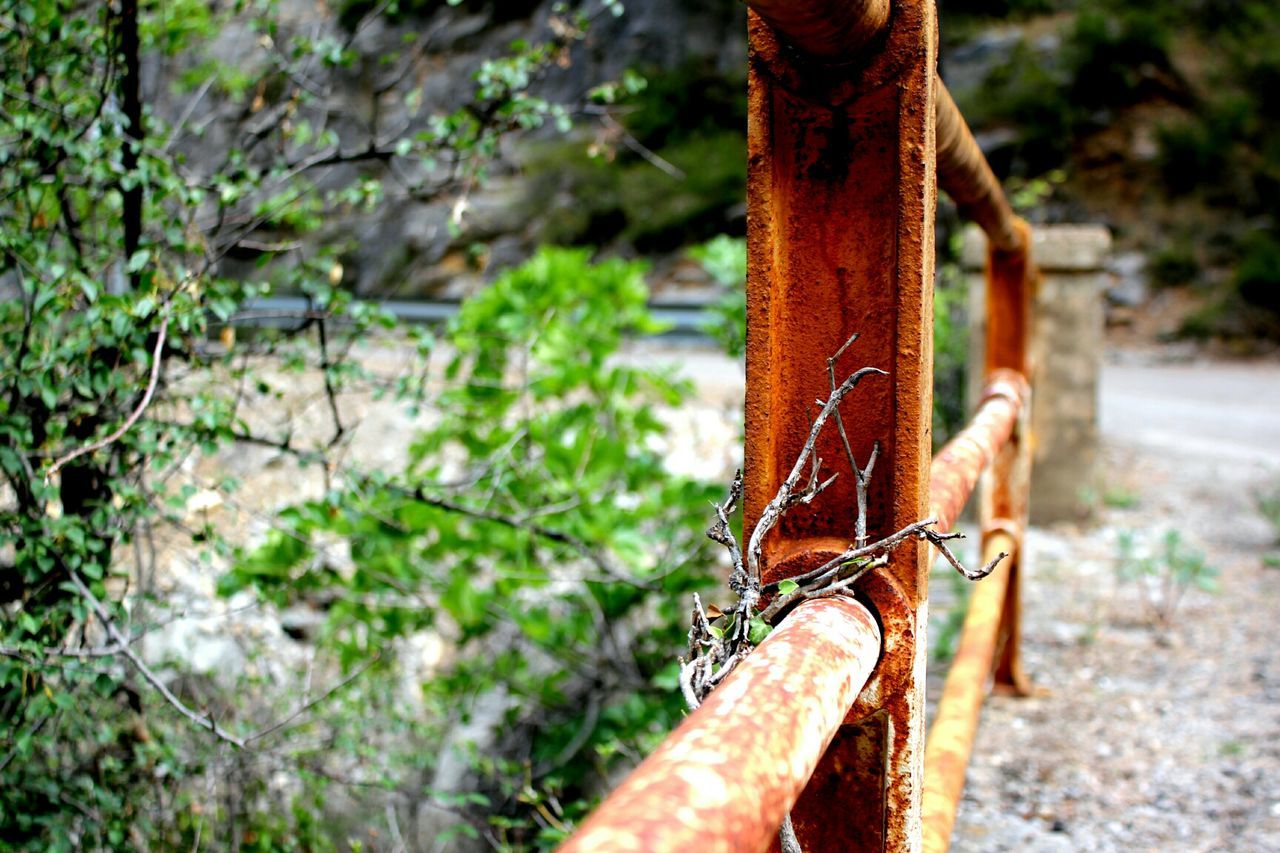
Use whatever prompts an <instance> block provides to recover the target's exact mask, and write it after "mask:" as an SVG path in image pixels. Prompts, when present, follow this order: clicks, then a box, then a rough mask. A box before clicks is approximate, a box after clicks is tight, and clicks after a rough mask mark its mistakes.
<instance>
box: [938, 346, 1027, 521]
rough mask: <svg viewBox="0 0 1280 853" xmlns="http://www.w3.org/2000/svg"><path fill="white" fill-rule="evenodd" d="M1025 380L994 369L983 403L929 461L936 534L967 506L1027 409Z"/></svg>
mask: <svg viewBox="0 0 1280 853" xmlns="http://www.w3.org/2000/svg"><path fill="white" fill-rule="evenodd" d="M1028 394H1029V389H1028V386H1027V380H1026V379H1025V378H1023V376H1022V375H1021V374H1020V373H1016V372H1014V371H1012V370H997V371H995V372H994V373H993V374H992V375H991V378H990V379H989V380H988V382H987V385H986V387H985V388H984V389H983V391H982V403H981V404H980V405H979V406H978V411H977V412H976V413H975V414H974V416H973V420H971V421H970V422H969V424H968V426H966V427H965V428H964V429H963V430H961V431H960V432H959V433H958V434H957V435H956V436H955V437H954V438H953V439H951V441H949V442H947V446H946V447H944V448H942V450H941V451H940V452H939V453H938V455H937V456H935V457H933V464H932V465H931V466H930V468H929V503H930V508H929V514H930V515H932V516H933V517H934V518H936V519H938V523H937V529H938V530H943V531H945V530H950V529H951V527H952V525H953V524H955V522H956V519H957V518H958V517H959V516H960V511H961V510H963V509H964V505H965V504H966V503H968V501H969V496H970V495H972V494H973V490H974V487H975V486H977V484H978V478H979V477H980V476H981V475H982V472H983V471H985V470H986V469H987V467H988V466H989V465H990V464H991V463H992V462H993V461H994V460H995V458H996V455H997V454H998V453H999V452H1000V450H1001V448H1003V447H1004V446H1005V445H1006V444H1008V442H1009V439H1010V438H1011V437H1012V436H1013V431H1014V427H1015V426H1016V425H1017V423H1018V414H1019V413H1020V412H1021V411H1022V408H1023V406H1024V405H1026V401H1027V396H1028Z"/></svg>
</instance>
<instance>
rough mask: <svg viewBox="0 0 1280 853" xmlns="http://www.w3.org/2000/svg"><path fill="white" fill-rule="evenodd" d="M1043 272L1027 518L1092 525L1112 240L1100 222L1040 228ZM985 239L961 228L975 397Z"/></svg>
mask: <svg viewBox="0 0 1280 853" xmlns="http://www.w3.org/2000/svg"><path fill="white" fill-rule="evenodd" d="M1033 235H1034V237H1033V247H1032V252H1031V258H1032V260H1033V261H1034V262H1035V264H1036V266H1038V267H1039V269H1040V273H1041V278H1040V285H1039V287H1038V289H1037V290H1036V293H1035V297H1034V307H1033V312H1034V315H1035V316H1034V319H1033V326H1032V328H1033V334H1032V350H1031V353H1032V356H1031V357H1032V373H1033V375H1032V377H1031V381H1032V387H1033V388H1034V392H1033V398H1032V418H1031V436H1032V447H1033V458H1034V465H1033V468H1032V474H1031V521H1032V523H1034V524H1048V523H1052V522H1055V521H1080V520H1084V519H1087V518H1088V517H1089V515H1090V514H1091V512H1092V509H1093V503H1094V500H1095V498H1096V495H1097V494H1098V493H1099V485H1100V484H1099V479H1100V471H1099V454H1098V374H1099V371H1100V369H1101V365H1102V350H1103V344H1104V341H1103V330H1104V307H1105V306H1104V304H1103V303H1104V300H1103V290H1104V286H1105V275H1104V271H1103V266H1104V264H1105V263H1106V259H1107V254H1108V252H1109V250H1110V248H1111V234H1110V232H1109V231H1108V230H1107V229H1106V228H1105V227H1103V226H1101V225H1037V226H1035V227H1034V229H1033ZM986 251H987V250H986V238H985V237H984V236H983V234H982V232H981V231H979V230H978V229H977V227H975V226H970V227H969V228H967V229H966V230H965V233H964V242H963V249H962V251H961V264H962V265H963V267H964V269H965V272H966V275H967V277H968V281H969V318H970V320H969V322H970V326H969V328H970V331H971V336H970V343H969V347H970V349H969V364H970V365H971V369H970V375H969V399H970V400H971V401H974V400H976V397H977V393H978V391H979V389H981V387H982V381H983V377H982V376H980V375H978V374H979V373H980V372H981V370H982V363H983V359H982V352H983V350H982V347H983V340H984V336H985V332H986V329H985V322H986V306H985V304H984V301H985V293H984V290H985V288H984V287H983V267H984V265H985V263H986Z"/></svg>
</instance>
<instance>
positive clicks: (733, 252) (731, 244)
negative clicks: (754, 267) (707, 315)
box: [689, 234, 747, 358]
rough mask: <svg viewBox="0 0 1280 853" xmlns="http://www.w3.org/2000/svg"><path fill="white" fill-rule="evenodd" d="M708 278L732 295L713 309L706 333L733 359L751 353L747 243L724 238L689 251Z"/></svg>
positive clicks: (704, 327) (704, 326) (742, 240)
mask: <svg viewBox="0 0 1280 853" xmlns="http://www.w3.org/2000/svg"><path fill="white" fill-rule="evenodd" d="M689 256H690V257H691V258H693V259H694V260H695V261H697V262H698V263H700V264H701V265H702V268H703V269H705V270H706V271H707V275H709V276H711V278H712V280H713V281H715V282H716V284H719V285H720V286H721V287H725V288H728V293H726V294H724V295H723V296H721V297H720V298H719V299H718V300H716V302H715V303H714V304H713V305H712V306H711V308H710V310H711V319H709V320H708V321H707V322H706V323H705V324H704V325H703V331H705V332H706V333H707V334H709V335H711V337H713V338H715V340H716V342H717V343H718V344H720V346H721V347H723V348H724V351H725V352H726V353H728V354H729V355H730V356H731V357H733V358H742V357H743V356H744V355H746V353H747V295H746V286H747V241H746V240H744V239H743V238H741V237H729V236H727V235H724V234H722V235H720V236H719V237H716V238H714V239H712V240H709V241H707V242H706V243H703V244H702V245H700V246H694V247H693V248H692V249H690V250H689Z"/></svg>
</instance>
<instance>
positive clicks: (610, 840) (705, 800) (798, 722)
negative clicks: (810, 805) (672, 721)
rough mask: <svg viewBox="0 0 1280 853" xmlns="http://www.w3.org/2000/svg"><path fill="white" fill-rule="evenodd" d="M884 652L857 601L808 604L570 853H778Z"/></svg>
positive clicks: (589, 825) (582, 833)
mask: <svg viewBox="0 0 1280 853" xmlns="http://www.w3.org/2000/svg"><path fill="white" fill-rule="evenodd" d="M879 653H880V631H879V627H878V626H877V625H876V622H875V619H874V618H873V617H872V616H871V613H870V612H869V611H868V610H867V609H866V608H865V607H863V606H862V605H860V604H858V603H857V602H856V601H853V600H852V599H849V598H843V597H833V598H828V599H821V600H817V601H810V602H806V603H805V604H802V605H800V606H799V607H797V608H796V609H795V610H794V611H792V613H791V614H790V615H788V616H787V618H786V619H785V620H783V622H782V624H780V625H779V626H778V627H777V628H776V629H775V630H774V632H773V633H772V634H770V635H769V637H768V638H766V639H765V641H764V642H763V643H762V644H761V645H760V646H759V647H758V648H757V649H756V650H755V651H754V652H752V654H751V655H750V656H748V657H747V659H746V660H745V661H743V662H742V663H741V664H739V665H738V667H737V669H735V670H734V672H733V674H732V675H730V676H729V677H728V678H727V679H725V682H724V684H722V685H720V687H718V688H717V689H716V690H715V691H714V692H712V693H711V695H710V696H708V697H707V700H706V701H705V702H704V703H703V704H702V706H701V707H700V708H698V710H697V711H694V712H693V713H692V714H690V715H689V717H688V718H686V719H685V721H684V722H683V723H682V724H681V725H680V726H679V728H677V729H676V730H675V732H673V733H672V734H671V735H670V736H669V737H668V738H667V739H666V740H665V741H664V742H663V744H662V746H660V747H659V748H658V750H657V751H656V752H655V753H654V754H653V755H651V756H649V758H647V759H646V760H645V761H644V762H643V763H642V764H641V765H640V766H639V767H638V768H636V770H635V772H633V773H632V774H631V775H630V776H628V777H627V779H626V781H624V782H623V783H622V784H621V785H620V786H619V787H618V788H617V789H616V790H615V791H614V792H613V793H612V794H610V795H609V797H608V798H607V799H606V800H605V801H604V803H603V804H601V806H600V807H599V808H598V809H597V810H596V811H595V813H593V814H592V815H591V817H590V818H588V820H587V821H586V823H585V824H583V826H582V827H581V829H579V830H578V832H577V833H575V834H574V836H573V837H572V838H571V839H570V840H569V841H568V842H566V843H565V844H564V845H563V846H562V847H561V848H560V850H561V851H562V853H569V851H573V853H578V851H583V852H584V853H585V851H593V853H594V851H600V850H609V851H637V852H639V851H644V853H651V851H659V850H672V851H675V850H699V851H750V850H764V849H766V848H768V846H769V845H770V844H771V843H772V841H773V839H774V838H775V837H776V835H777V832H778V826H779V824H780V823H781V822H782V818H783V817H784V816H785V815H786V814H787V812H788V811H789V810H790V809H791V807H792V806H793V804H794V803H795V801H796V798H797V797H798V796H799V795H800V791H801V789H802V788H803V787H804V786H805V783H806V781H807V780H808V779H809V777H810V776H811V775H812V774H813V772H814V768H815V767H817V766H818V762H819V759H820V758H821V757H822V755H823V753H824V752H825V751H826V749H827V746H828V744H830V743H831V741H832V738H833V737H835V735H836V732H837V730H838V729H839V727H840V724H841V722H842V721H843V720H844V716H845V712H846V711H847V710H848V708H849V705H850V704H851V703H852V702H853V700H854V697H855V696H857V695H858V692H859V691H860V690H861V689H862V685H863V684H864V683H865V682H866V679H867V677H868V675H870V673H871V670H872V667H873V666H874V665H875V661H876V659H877V657H878V656H879ZM810 849H818V848H810ZM822 849H838V848H822Z"/></svg>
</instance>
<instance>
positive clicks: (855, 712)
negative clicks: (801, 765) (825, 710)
mask: <svg viewBox="0 0 1280 853" xmlns="http://www.w3.org/2000/svg"><path fill="white" fill-rule="evenodd" d="M800 5H805V4H800ZM892 11H893V14H892V15H891V16H890V21H889V23H888V24H887V25H886V26H885V28H884V30H883V32H882V33H881V36H880V41H879V43H878V45H877V47H876V49H875V50H874V51H871V50H867V51H864V53H865V55H863V56H856V55H855V56H852V57H848V58H849V59H850V60H853V61H850V62H848V63H846V64H844V65H836V64H824V63H821V62H815V61H813V60H812V59H811V58H807V57H805V56H803V55H802V54H800V53H799V52H797V51H795V50H792V49H790V48H788V47H787V46H786V45H783V44H782V43H780V41H779V38H780V37H779V35H778V34H777V33H776V32H775V30H774V29H773V28H772V27H770V26H769V25H768V24H767V23H766V22H765V21H764V20H762V19H761V17H760V16H759V15H757V14H755V13H754V12H752V13H751V14H750V15H749V16H748V20H749V35H750V40H749V49H750V53H749V63H750V64H749V74H748V86H747V91H748V113H747V129H748V132H747V158H748V167H747V243H748V251H747V395H746V396H747V400H746V464H745V470H744V476H745V481H744V494H743V504H744V506H743V511H744V524H745V528H746V530H747V531H748V532H750V531H751V530H752V529H753V527H754V525H755V523H756V520H757V519H758V518H759V515H760V512H761V510H762V509H763V508H764V506H765V505H766V504H767V503H768V501H769V500H770V499H771V498H772V497H773V495H774V494H775V493H776V492H777V489H778V485H779V483H780V482H781V480H782V478H783V477H785V476H786V473H787V472H788V471H789V470H790V469H791V466H792V465H793V464H794V463H795V460H796V457H797V455H798V452H799V450H800V448H801V446H802V445H803V444H804V441H805V438H806V436H807V434H808V431H809V422H810V420H811V418H812V416H813V411H814V401H815V400H816V399H822V398H825V397H826V396H827V395H828V394H829V393H830V388H829V386H828V379H827V372H826V366H827V363H826V362H827V358H828V357H830V356H831V355H832V354H833V353H835V352H836V351H837V350H839V349H840V348H841V346H842V345H843V344H844V343H845V341H847V340H848V339H849V337H850V335H852V334H853V333H855V332H856V333H858V334H859V335H860V337H859V338H858V341H857V343H856V344H854V345H853V346H851V347H849V348H848V350H847V351H846V352H845V354H844V355H843V356H842V358H841V359H840V363H839V365H838V367H837V370H838V373H839V375H840V376H841V377H843V376H847V375H848V374H849V373H850V372H852V371H853V370H856V369H857V368H859V367H863V366H867V365H871V366H875V367H877V368H880V369H882V370H884V371H886V372H887V373H888V374H889V375H888V376H885V377H873V378H868V379H867V380H865V381H864V382H863V383H862V384H861V385H860V386H859V387H858V390H857V393H856V395H855V396H854V397H853V398H851V399H850V401H849V404H848V406H847V409H848V412H847V414H846V417H845V426H846V429H847V432H848V438H849V443H850V445H851V447H852V450H853V453H854V454H855V455H856V456H857V458H858V459H859V460H861V461H862V462H863V463H865V461H866V460H867V458H868V457H869V455H870V453H871V450H872V448H873V447H874V446H875V445H876V444H877V443H879V446H880V455H879V462H878V463H877V465H876V468H875V474H874V476H873V477H872V480H871V485H870V491H869V495H868V504H869V507H870V513H869V516H868V532H869V533H870V535H871V536H872V537H873V538H874V537H876V536H880V535H887V534H888V533H891V532H893V531H895V530H899V529H901V528H902V527H905V526H906V525H908V524H912V523H914V522H916V521H919V520H920V519H921V518H923V517H925V514H926V513H927V512H928V508H929V501H928V498H929V496H928V478H929V458H930V449H931V446H930V445H931V443H930V437H929V427H930V414H929V413H930V411H931V398H932V387H933V380H932V356H933V337H932V322H931V318H932V316H933V313H932V312H933V260H934V243H933V225H934V217H935V203H936V185H937V181H936V178H935V175H934V162H935V156H934V141H935V134H934V118H935V106H934V85H935V82H936V73H935V71H936V68H937V54H936V45H937V33H936V25H935V18H934V6H933V3H932V2H928V0H897V2H895V3H894V4H893V10H892ZM855 413H856V414H855ZM816 453H817V455H818V456H820V457H821V458H822V459H824V460H826V465H827V466H828V468H829V469H830V470H832V471H834V470H837V469H836V468H835V467H834V466H836V465H840V464H842V463H841V460H843V459H844V452H843V449H842V447H841V442H840V439H839V437H838V436H837V434H836V431H835V430H829V431H828V433H827V434H825V435H824V436H823V437H822V438H821V439H820V440H819V442H818V445H817V451H816ZM854 492H855V489H854V478H853V477H851V476H848V475H847V471H846V472H845V475H844V476H841V477H838V478H837V479H836V480H835V482H834V483H833V484H832V485H831V486H830V487H829V488H828V489H827V490H826V491H824V492H823V493H822V494H821V495H820V496H819V497H818V498H817V499H816V500H814V501H813V502H812V503H811V504H809V505H806V506H797V507H795V508H794V509H793V510H792V511H791V512H789V513H788V514H787V516H786V517H785V518H784V519H783V521H782V523H781V524H780V525H779V526H778V527H777V528H775V529H774V531H773V532H772V533H771V534H770V535H769V537H768V538H767V539H766V541H765V542H764V543H763V563H764V574H765V581H766V582H769V581H772V580H776V579H780V578H783V577H787V576H790V575H794V574H797V573H800V572H803V571H805V570H807V569H810V568H813V567H815V566H816V565H818V564H820V563H822V562H825V561H826V560H828V559H830V558H831V557H833V556H835V555H838V554H840V553H842V552H843V551H844V549H845V548H847V547H848V545H849V543H850V542H851V541H852V539H853V536H854V521H855V514H856V513H855V512H854V510H853V507H855V506H856V499H855V494H854ZM930 557H931V554H930V553H929V547H928V545H927V543H921V542H911V543H908V544H905V545H904V546H903V547H902V548H901V549H899V550H898V551H895V552H894V554H893V557H892V560H891V562H890V565H889V566H888V567H886V568H884V569H880V570H877V571H875V572H872V573H870V574H868V575H867V576H866V577H865V578H864V579H863V580H862V581H860V583H859V587H858V593H859V599H860V600H863V601H866V602H867V603H868V604H869V605H870V606H871V608H872V609H873V610H874V612H875V614H876V616H877V618H878V619H879V621H880V623H881V625H882V626H883V631H884V637H885V650H884V654H883V655H882V657H881V660H880V663H879V665H878V666H877V669H876V672H875V673H874V674H873V676H872V679H871V681H870V682H869V683H868V685H867V688H866V689H865V690H864V691H863V693H862V695H861V696H860V697H859V699H858V701H857V702H856V703H855V705H854V707H853V709H852V710H851V711H850V712H849V715H848V717H847V724H846V725H845V726H844V727H843V728H842V729H841V730H840V731H839V732H838V733H837V734H836V737H835V739H834V740H833V741H832V745H831V747H830V748H829V749H828V751H827V754H826V755H825V756H824V757H823V760H822V762H821V763H820V764H819V766H818V770H817V771H816V772H815V774H814V777H813V779H812V780H811V782H810V784H809V787H808V788H806V790H805V793H804V794H803V795H802V796H801V798H800V800H799V801H798V802H797V804H796V808H795V809H794V810H793V811H792V819H793V822H794V824H795V829H796V834H797V836H798V837H799V840H800V844H801V846H802V847H803V848H804V849H806V850H860V851H866V850H885V851H889V850H892V851H899V850H905V851H910V850H913V849H915V848H916V847H917V845H918V844H919V833H920V827H919V820H920V793H921V788H920V784H921V772H922V767H923V748H924V693H923V691H924V665H925V658H926V657H927V648H926V646H925V643H924V634H925V618H924V617H925V601H926V599H927V584H928V570H929V564H930Z"/></svg>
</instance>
